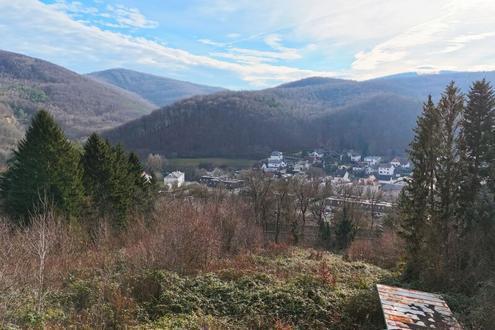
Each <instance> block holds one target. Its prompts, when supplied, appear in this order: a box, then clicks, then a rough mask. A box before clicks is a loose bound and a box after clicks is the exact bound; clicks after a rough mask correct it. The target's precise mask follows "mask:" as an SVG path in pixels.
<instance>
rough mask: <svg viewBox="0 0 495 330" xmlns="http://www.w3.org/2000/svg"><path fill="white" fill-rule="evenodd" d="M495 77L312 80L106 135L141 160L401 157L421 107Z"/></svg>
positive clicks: (227, 98)
mask: <svg viewBox="0 0 495 330" xmlns="http://www.w3.org/2000/svg"><path fill="white" fill-rule="evenodd" d="M482 77H487V79H492V78H495V73H493V72H472V73H470V72H467V73H462V72H457V73H453V72H443V73H439V74H435V75H417V74H408V75H397V76H390V77H384V78H380V79H374V80H368V81H362V82H359V81H353V80H344V79H330V78H320V77H313V78H307V79H302V80H299V81H295V82H291V83H288V84H283V85H280V86H278V87H276V88H270V89H265V90H261V91H253V92H223V93H218V94H214V95H209V96H201V97H194V98H191V99H188V100H185V101H182V102H178V103H176V104H173V105H171V106H167V107H164V108H162V109H160V110H157V111H155V112H153V113H152V114H150V115H148V116H145V117H143V118H140V119H138V120H135V121H132V122H130V123H127V124H125V125H123V126H121V127H118V128H116V129H114V130H111V131H109V132H107V133H106V135H107V137H109V138H110V139H111V140H112V141H114V142H121V143H123V144H124V145H125V146H126V147H128V148H131V149H133V150H136V151H139V152H141V153H147V152H158V153H162V154H165V155H169V156H170V155H171V156H175V155H180V156H186V157H187V156H233V157H235V156H259V155H263V154H266V153H267V152H269V151H270V150H273V149H281V150H286V151H290V150H300V149H303V148H315V147H330V148H337V149H348V148H352V149H356V150H359V151H362V152H364V153H380V154H387V155H393V154H400V153H403V152H404V151H405V149H406V148H407V146H408V143H409V141H410V139H411V137H412V128H413V127H414V125H415V121H416V117H417V115H418V114H419V111H420V108H421V103H422V102H423V101H424V99H425V97H426V96H427V94H428V91H430V92H431V93H432V94H433V95H434V97H438V96H439V95H440V92H441V90H442V89H443V87H444V86H445V85H446V84H447V83H448V82H449V81H451V80H455V81H457V82H458V83H459V86H460V87H461V89H463V90H467V88H468V87H469V85H470V84H471V82H472V81H473V80H474V79H478V78H482Z"/></svg>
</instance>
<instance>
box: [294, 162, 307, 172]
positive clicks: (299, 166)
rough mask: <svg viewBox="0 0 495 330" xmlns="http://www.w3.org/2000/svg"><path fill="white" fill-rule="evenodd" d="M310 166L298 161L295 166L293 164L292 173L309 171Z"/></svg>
mask: <svg viewBox="0 0 495 330" xmlns="http://www.w3.org/2000/svg"><path fill="white" fill-rule="evenodd" d="M310 167H311V165H310V164H309V162H308V161H307V160H303V161H299V162H297V163H296V164H294V172H305V171H307V170H309V168H310Z"/></svg>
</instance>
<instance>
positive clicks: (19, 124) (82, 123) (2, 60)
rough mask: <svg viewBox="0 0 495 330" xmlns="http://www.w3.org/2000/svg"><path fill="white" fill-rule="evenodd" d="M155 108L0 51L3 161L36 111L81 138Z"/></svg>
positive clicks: (59, 69) (71, 74)
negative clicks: (45, 113) (44, 113)
mask: <svg viewBox="0 0 495 330" xmlns="http://www.w3.org/2000/svg"><path fill="white" fill-rule="evenodd" d="M154 107H155V106H154V105H152V104H150V103H149V102H147V101H145V100H144V99H141V98H140V97H138V96H137V95H134V94H131V93H128V92H126V91H124V90H122V89H119V88H117V87H114V86H111V85H108V84H102V83H100V82H98V81H95V80H94V79H90V78H86V77H84V76H81V75H79V74H77V73H74V72H71V71H69V70H67V69H64V68H62V67H59V66H57V65H54V64H51V63H48V62H45V61H42V60H39V59H35V58H31V57H28V56H23V55H20V54H15V53H10V52H5V51H0V113H1V114H2V120H0V133H2V134H1V135H0V156H1V153H4V154H5V156H3V158H4V160H5V159H6V158H8V153H10V151H11V150H12V149H14V148H15V146H16V143H17V142H18V140H19V139H21V138H22V136H23V133H24V131H25V129H26V128H27V126H28V125H29V122H30V120H31V118H32V116H33V115H34V114H35V113H36V112H37V111H38V110H39V109H46V110H48V111H49V112H50V113H51V114H52V115H53V116H54V117H55V119H56V120H57V122H59V124H60V125H61V126H62V127H63V129H64V130H65V131H66V133H67V134H68V136H70V137H71V138H82V137H87V136H88V135H89V134H91V133H92V132H93V131H97V132H100V131H102V130H106V129H109V128H112V127H115V126H118V125H120V124H123V123H125V122H127V121H129V120H132V119H136V118H138V117H139V116H140V115H143V114H146V113H149V112H150V111H151V110H152V109H153V108H154ZM0 160H2V159H1V157H0Z"/></svg>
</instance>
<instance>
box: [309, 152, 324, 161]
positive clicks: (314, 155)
mask: <svg viewBox="0 0 495 330" xmlns="http://www.w3.org/2000/svg"><path fill="white" fill-rule="evenodd" d="M309 157H311V158H313V159H315V160H316V159H322V158H323V153H320V152H318V151H316V150H315V151H313V152H312V153H310V154H309Z"/></svg>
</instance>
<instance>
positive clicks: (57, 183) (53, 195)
mask: <svg viewBox="0 0 495 330" xmlns="http://www.w3.org/2000/svg"><path fill="white" fill-rule="evenodd" d="M79 159H80V154H79V152H78V151H77V150H76V149H75V148H74V146H73V145H72V144H71V142H70V141H68V140H67V138H66V137H65V136H64V133H63V131H62V130H61V129H60V127H59V126H58V125H57V124H56V123H55V121H54V120H53V118H52V116H51V115H50V114H49V113H48V112H46V111H43V110H41V111H39V112H38V113H37V114H36V115H35V116H34V118H33V120H32V122H31V126H30V127H29V128H28V130H27V132H26V136H25V137H24V139H22V140H21V141H20V142H19V144H18V147H17V150H16V151H14V155H13V158H12V159H11V160H10V161H9V169H8V171H7V172H6V173H5V174H4V175H3V176H2V177H1V179H0V188H1V195H2V197H3V199H4V207H5V210H6V212H7V213H8V214H9V215H10V216H12V217H13V218H14V219H16V220H19V222H21V223H26V222H27V219H28V216H29V215H30V214H31V213H33V212H35V211H36V210H37V209H38V208H39V206H40V203H41V202H42V200H43V199H47V200H45V202H46V201H48V202H50V203H51V204H53V205H54V207H55V208H56V209H57V210H58V211H60V212H62V213H63V214H65V215H67V216H76V215H77V214H78V212H79V210H80V206H81V202H82V199H83V191H84V190H83V186H82V181H81V175H82V172H81V168H80V166H79Z"/></svg>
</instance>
